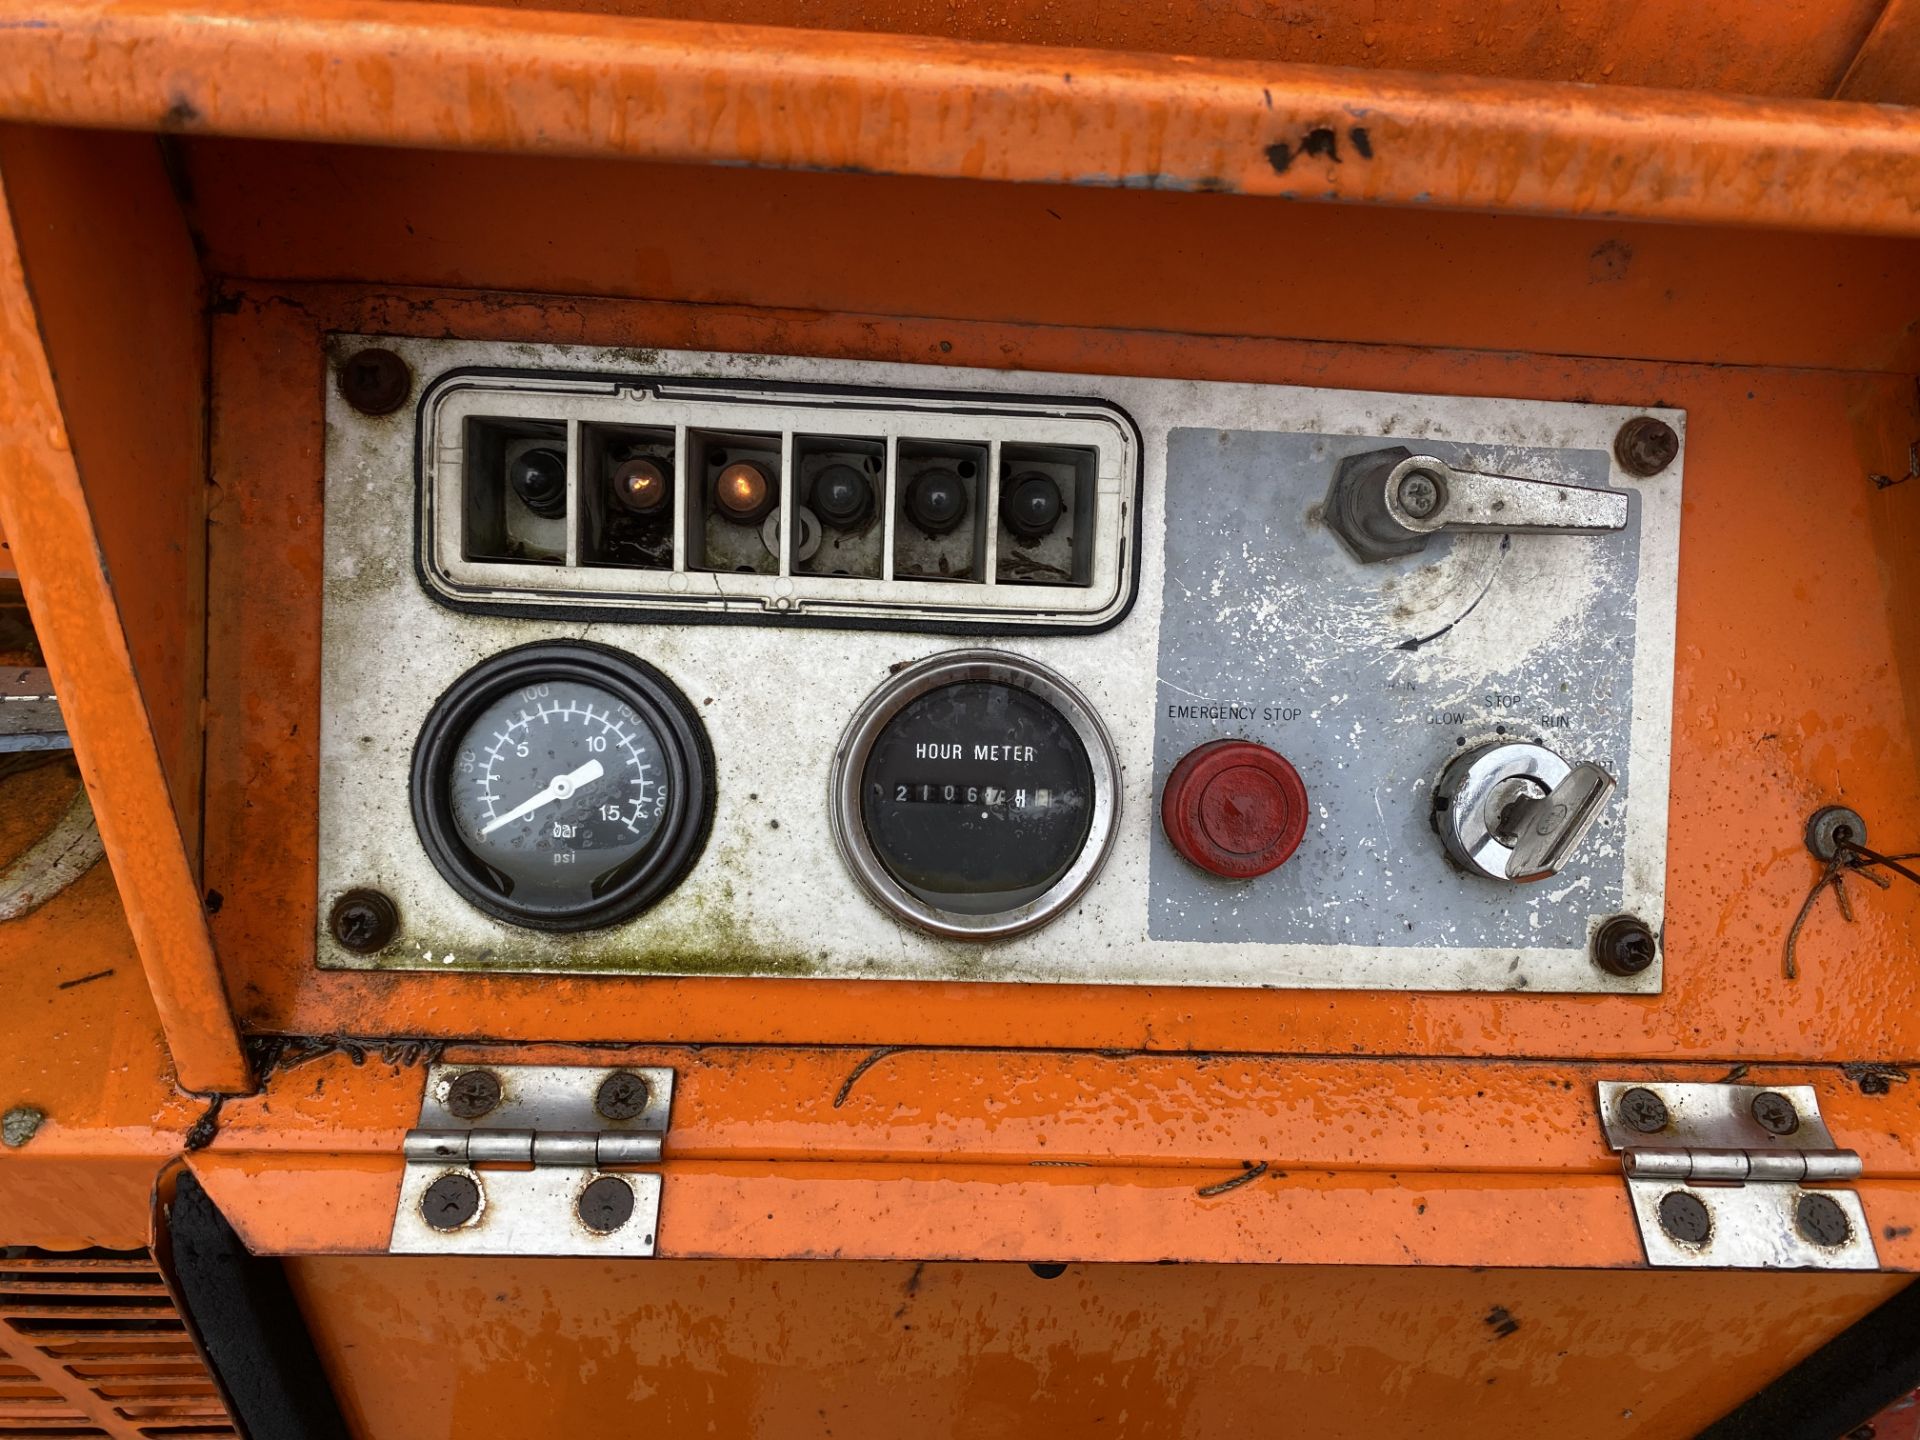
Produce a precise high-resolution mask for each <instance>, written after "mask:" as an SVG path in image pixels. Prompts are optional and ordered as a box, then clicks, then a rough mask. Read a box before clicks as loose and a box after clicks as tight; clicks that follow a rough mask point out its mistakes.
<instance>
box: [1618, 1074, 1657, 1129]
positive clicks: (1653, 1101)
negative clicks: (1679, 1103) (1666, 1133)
mask: <svg viewBox="0 0 1920 1440" xmlns="http://www.w3.org/2000/svg"><path fill="white" fill-rule="evenodd" d="M1615 1110H1616V1113H1617V1114H1618V1115H1619V1116H1620V1119H1621V1120H1622V1121H1623V1122H1625V1124H1626V1125H1627V1126H1628V1128H1630V1129H1633V1130H1638V1131H1639V1132H1640V1133H1641V1134H1642V1135H1652V1134H1654V1133H1655V1132H1656V1131H1660V1130H1664V1129H1666V1128H1667V1102H1666V1101H1664V1100H1662V1099H1661V1098H1660V1097H1659V1096H1658V1095H1656V1094H1654V1093H1653V1091H1651V1090H1649V1089H1647V1088H1646V1087H1645V1086H1641V1085H1636V1086H1634V1087H1633V1089H1631V1090H1629V1091H1627V1092H1626V1093H1625V1094H1623V1095H1622V1096H1621V1097H1620V1099H1619V1100H1618V1101H1617V1102H1616V1104H1615Z"/></svg>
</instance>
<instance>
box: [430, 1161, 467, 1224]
mask: <svg viewBox="0 0 1920 1440" xmlns="http://www.w3.org/2000/svg"><path fill="white" fill-rule="evenodd" d="M479 1212H480V1184H479V1182H478V1181H476V1180H475V1179H474V1178H473V1177H472V1176H471V1175H462V1174H461V1173H460V1172H459V1171H457V1170H451V1171H448V1172H447V1173H446V1174H445V1175H442V1176H441V1177H440V1178H439V1179H438V1180H435V1181H434V1182H433V1183H432V1184H431V1185H429V1186H427V1193H426V1194H424V1195H422V1196H421V1197H420V1218H421V1219H423V1220H425V1221H426V1222H427V1224H429V1225H431V1226H432V1227H433V1228H434V1229H436V1230H458V1229H459V1228H460V1227H461V1226H462V1225H464V1224H466V1223H467V1222H468V1221H469V1220H471V1219H473V1217H474V1216H475V1215H477V1214H478V1213H479Z"/></svg>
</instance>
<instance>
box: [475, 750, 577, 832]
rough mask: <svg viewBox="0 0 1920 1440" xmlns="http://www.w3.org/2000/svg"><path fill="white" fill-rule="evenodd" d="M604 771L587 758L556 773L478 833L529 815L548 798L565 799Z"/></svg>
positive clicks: (482, 827)
mask: <svg viewBox="0 0 1920 1440" xmlns="http://www.w3.org/2000/svg"><path fill="white" fill-rule="evenodd" d="M606 773H607V772H606V770H605V769H604V768H603V767H602V766H601V764H600V762H599V761H598V760H589V761H587V763H586V764H584V765H582V766H581V767H580V768H579V769H578V770H569V771H568V772H567V773H566V774H564V775H556V776H554V778H553V779H552V780H551V781H549V782H548V784H547V788H546V789H544V790H539V791H536V792H535V793H533V794H532V795H529V796H528V797H527V798H526V799H524V800H522V801H521V802H520V803H519V804H518V805H516V806H514V807H513V809H511V810H509V811H507V813H506V814H504V815H501V816H498V817H496V818H495V819H492V820H489V821H488V822H487V823H486V824H485V825H483V826H481V827H480V833H481V834H482V835H491V834H492V833H493V832H494V831H496V830H498V829H499V828H500V827H501V826H502V825H509V824H511V823H513V822H514V821H515V820H518V819H519V818H520V817H521V816H522V815H531V814H532V813H533V812H534V811H536V810H538V809H539V808H540V807H541V806H542V805H545V804H546V803H547V802H548V801H550V800H565V799H566V798H567V797H568V796H570V795H572V794H573V792H574V791H576V790H578V789H579V788H580V787H581V786H582V785H591V784H592V783H593V782H594V781H595V780H598V779H599V778H600V777H601V776H602V775H604V774H606Z"/></svg>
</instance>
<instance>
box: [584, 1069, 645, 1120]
mask: <svg viewBox="0 0 1920 1440" xmlns="http://www.w3.org/2000/svg"><path fill="white" fill-rule="evenodd" d="M651 1098H652V1091H650V1090H649V1089H648V1088H647V1082H646V1081H645V1080H643V1079H642V1078H641V1077H640V1076H638V1075H636V1074H634V1073H633V1072H632V1071H631V1070H616V1071H614V1072H613V1074H611V1075H609V1076H607V1078H606V1079H604V1080H602V1081H601V1082H600V1090H599V1093H597V1094H596V1095H595V1096H594V1097H593V1108H594V1110H595V1111H597V1112H598V1113H599V1116H600V1118H601V1119H602V1120H631V1119H633V1118H634V1117H635V1116H636V1115H638V1114H640V1113H641V1112H642V1111H644V1110H645V1109H646V1108H647V1101H648V1100H649V1099H651Z"/></svg>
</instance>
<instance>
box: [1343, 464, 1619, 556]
mask: <svg viewBox="0 0 1920 1440" xmlns="http://www.w3.org/2000/svg"><path fill="white" fill-rule="evenodd" d="M1628 503H1629V502H1628V499H1627V492H1626V491H1624V490H1603V489H1597V488H1595V487H1592V486H1587V485H1569V484H1566V483H1565V482H1563V481H1558V480H1535V479H1531V478H1529V477H1527V476H1524V475H1499V474H1494V473H1492V472H1489V471H1483V470H1463V469H1460V468H1459V467H1457V466H1454V465H1449V464H1448V463H1447V462H1446V461H1444V460H1442V459H1440V458H1439V457H1437V456H1434V455H1416V454H1414V453H1413V452H1412V451H1411V450H1409V449H1407V448H1406V446H1404V445H1392V446H1388V447H1386V448H1385V449H1381V450H1369V451H1367V452H1366V453H1365V454H1362V455H1350V456H1348V457H1347V458H1346V459H1345V460H1342V461H1341V462H1340V465H1339V468H1338V469H1336V470H1335V471H1334V476H1333V488H1332V489H1331V491H1330V492H1329V493H1328V495H1327V507H1326V520H1327V524H1328V525H1329V526H1330V527H1331V528H1332V530H1333V532H1334V533H1335V534H1336V535H1338V536H1339V537H1340V539H1341V540H1342V541H1343V542H1344V543H1345V544H1346V546H1347V548H1348V549H1349V550H1351V551H1352V552H1353V553H1354V555H1355V557H1357V558H1358V559H1360V560H1363V561H1369V562H1371V561H1375V560H1390V559H1393V558H1395V557H1397V556H1401V555H1411V554H1413V553H1414V552H1416V551H1418V550H1422V549H1425V548H1426V543H1427V537H1428V536H1430V535H1433V534H1435V533H1436V532H1438V531H1441V530H1495V531H1506V532H1528V533H1532V534H1537V535H1604V534H1608V533H1611V532H1613V531H1616V530H1624V529H1626V528H1627V516H1628Z"/></svg>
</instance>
